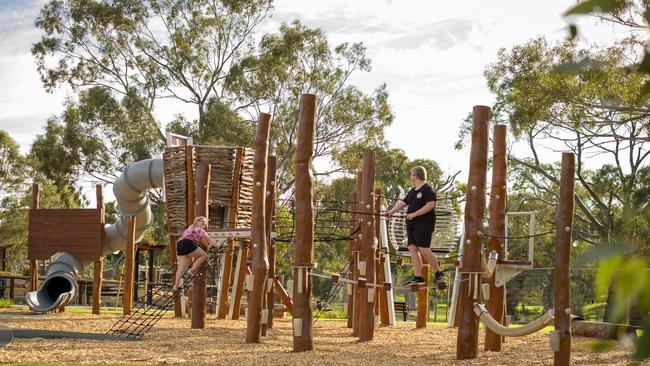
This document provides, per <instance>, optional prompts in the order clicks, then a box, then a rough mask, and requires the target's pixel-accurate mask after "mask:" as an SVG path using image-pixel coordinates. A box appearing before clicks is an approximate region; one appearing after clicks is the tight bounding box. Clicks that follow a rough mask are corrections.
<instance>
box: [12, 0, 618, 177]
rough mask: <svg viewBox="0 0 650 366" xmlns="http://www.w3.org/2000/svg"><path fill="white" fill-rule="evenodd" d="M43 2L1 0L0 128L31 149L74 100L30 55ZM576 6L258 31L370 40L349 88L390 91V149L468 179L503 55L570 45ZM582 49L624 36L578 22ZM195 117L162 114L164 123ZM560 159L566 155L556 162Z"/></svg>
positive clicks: (317, 9)
mask: <svg viewBox="0 0 650 366" xmlns="http://www.w3.org/2000/svg"><path fill="white" fill-rule="evenodd" d="M43 3H44V1H41V0H32V1H30V0H24V1H22V0H0V111H1V113H0V129H4V130H7V131H8V132H9V133H10V134H11V135H12V137H13V138H14V139H15V140H17V142H18V143H19V144H20V145H21V149H22V150H23V151H27V150H28V149H29V146H30V144H31V143H32V141H33V140H34V137H35V136H36V135H37V134H39V133H41V131H42V128H43V126H44V124H45V121H46V120H47V118H48V117H50V116H53V115H57V114H59V113H61V111H62V109H63V106H62V105H63V101H64V100H65V98H66V97H69V91H68V90H66V89H61V90H59V91H57V92H55V93H54V94H48V93H46V92H45V91H44V90H43V88H42V86H41V83H40V80H39V78H38V74H37V73H36V68H35V64H34V60H33V58H32V56H31V54H30V47H31V45H32V43H34V42H35V41H37V40H38V38H39V32H38V31H37V30H36V29H35V28H34V26H33V22H34V19H35V17H36V16H37V14H38V11H39V9H40V7H41V6H42V4H43ZM574 3H575V1H558V0H544V1H539V0H538V1H531V0H523V1H514V0H493V1H487V0H477V1H460V0H458V1H424V0H421V1H408V0H400V1H391V0H385V1H381V0H367V1H359V0H353V1H351V0H327V1H322V0H320V1H312V0H301V1H297V0H279V1H276V3H275V8H276V9H275V11H274V13H273V16H272V17H271V18H269V19H268V20H267V21H266V22H265V23H263V24H262V26H261V29H260V32H269V31H275V30H277V29H278V27H279V25H280V23H281V22H290V21H292V20H294V19H299V20H300V21H301V22H303V23H304V24H305V25H307V26H309V27H319V28H321V29H323V30H324V31H325V32H326V33H327V35H328V37H329V40H330V42H331V44H332V46H334V45H336V44H339V43H341V42H350V43H352V42H359V41H362V42H364V44H365V45H366V47H367V49H368V52H367V54H368V56H369V57H370V58H371V59H372V65H373V69H372V72H370V73H361V74H357V75H355V77H354V78H353V79H352V80H351V82H352V83H353V84H356V85H358V86H360V87H361V88H362V89H363V90H365V91H368V92H370V91H372V90H373V89H374V88H375V87H377V86H378V85H380V84H381V83H383V82H386V83H387V84H388V90H389V92H390V99H389V101H390V104H391V106H392V108H393V111H394V113H395V122H394V123H393V125H392V126H391V127H389V128H388V131H387V134H386V135H387V138H388V140H389V141H390V144H391V147H393V148H401V149H403V150H404V151H406V153H407V155H408V156H409V158H411V159H415V158H429V159H433V160H435V161H437V162H438V163H439V164H440V165H441V167H442V168H443V170H446V171H450V172H451V171H457V170H463V171H465V170H467V166H468V164H469V163H468V160H467V154H468V151H455V150H454V148H453V145H454V142H455V141H456V140H457V135H458V126H459V124H460V122H461V121H462V120H463V118H464V117H465V116H466V115H467V114H468V113H469V112H470V111H471V109H472V106H473V105H478V104H482V105H488V106H489V105H491V103H492V102H493V99H494V97H493V96H492V95H491V94H490V92H489V91H488V89H487V87H486V85H485V81H484V78H483V76H482V73H483V70H484V69H485V66H486V65H488V64H489V63H491V62H494V61H495V60H496V54H497V51H498V49H499V48H502V47H505V48H510V47H512V46H514V45H517V44H521V43H524V42H526V41H528V40H530V39H533V38H536V37H538V36H544V37H546V38H547V39H550V40H559V39H562V38H565V37H566V34H567V31H566V27H567V24H568V23H567V21H566V19H564V18H563V17H562V13H563V12H564V11H566V10H567V9H568V8H569V7H570V6H571V5H572V4H574ZM580 26H581V31H582V37H581V42H582V43H583V44H588V43H593V42H605V41H608V40H610V39H611V38H612V37H618V36H620V35H619V34H616V33H615V32H613V30H612V29H611V27H609V26H608V25H604V24H596V22H595V21H594V20H593V19H584V20H581V21H580ZM176 113H185V114H186V115H187V116H188V117H189V118H194V117H196V116H194V115H193V114H192V113H194V111H193V109H190V108H187V107H186V106H183V105H181V104H177V103H170V102H168V101H166V102H165V103H164V104H162V103H158V104H157V105H156V110H155V114H156V116H157V117H158V118H159V120H160V121H162V122H166V121H169V120H170V119H171V118H172V117H173V115H174V114H176ZM558 158H559V154H558Z"/></svg>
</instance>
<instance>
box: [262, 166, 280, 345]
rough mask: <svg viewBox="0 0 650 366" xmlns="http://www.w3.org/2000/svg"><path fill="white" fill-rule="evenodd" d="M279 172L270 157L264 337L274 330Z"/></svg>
mask: <svg viewBox="0 0 650 366" xmlns="http://www.w3.org/2000/svg"><path fill="white" fill-rule="evenodd" d="M276 170H277V160H276V158H275V156H269V162H268V165H267V168H266V171H267V174H266V206H265V209H266V211H265V214H264V215H265V219H266V240H267V241H268V256H269V271H268V274H267V275H266V278H267V279H266V295H265V296H266V301H265V304H266V306H265V309H266V319H265V320H266V322H264V321H262V335H263V336H266V329H267V328H268V329H272V328H273V309H274V306H275V295H274V292H273V277H275V243H273V240H272V239H271V233H272V232H273V228H274V226H275V224H274V214H275V173H276Z"/></svg>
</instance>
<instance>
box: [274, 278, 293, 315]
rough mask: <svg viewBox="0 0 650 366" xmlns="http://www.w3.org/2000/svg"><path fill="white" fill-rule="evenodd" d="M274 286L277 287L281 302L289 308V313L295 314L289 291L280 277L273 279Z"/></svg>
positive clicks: (276, 290)
mask: <svg viewBox="0 0 650 366" xmlns="http://www.w3.org/2000/svg"><path fill="white" fill-rule="evenodd" d="M273 286H274V287H275V292H276V293H277V294H278V297H279V298H280V301H281V302H282V303H283V304H284V306H286V307H287V311H288V312H289V313H290V314H293V300H291V297H289V294H288V293H287V290H285V289H284V286H282V283H281V282H280V276H279V275H276V276H275V277H273Z"/></svg>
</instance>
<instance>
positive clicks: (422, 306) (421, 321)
mask: <svg viewBox="0 0 650 366" xmlns="http://www.w3.org/2000/svg"><path fill="white" fill-rule="evenodd" d="M422 278H424V280H425V281H427V279H428V278H429V266H428V265H427V264H424V263H423V264H422ZM427 282H428V281H427ZM428 315H429V287H427V286H420V289H419V290H418V313H417V317H416V319H415V327H416V328H426V327H427V316H428Z"/></svg>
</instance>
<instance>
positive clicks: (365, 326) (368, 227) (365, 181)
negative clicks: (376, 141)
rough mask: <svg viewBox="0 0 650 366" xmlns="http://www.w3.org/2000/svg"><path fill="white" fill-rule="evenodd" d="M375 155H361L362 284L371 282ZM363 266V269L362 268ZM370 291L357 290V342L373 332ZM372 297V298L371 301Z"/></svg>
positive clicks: (373, 271) (372, 271)
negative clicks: (364, 280) (358, 292)
mask: <svg viewBox="0 0 650 366" xmlns="http://www.w3.org/2000/svg"><path fill="white" fill-rule="evenodd" d="M374 172H375V153H374V152H372V151H366V152H364V154H363V172H362V183H361V210H360V211H361V212H362V215H363V216H362V217H361V219H362V220H363V222H362V224H361V260H360V261H359V269H360V270H359V275H360V277H365V279H366V283H375V247H376V245H375V227H374V226H375V220H373V214H374V212H375V209H374V205H375V202H374V200H373V188H374V185H375V179H374ZM364 267H365V268H364ZM374 292H375V289H374V288H372V287H364V288H361V291H360V293H361V296H359V302H360V303H361V312H360V315H359V340H360V341H362V342H364V341H371V340H372V339H373V337H374V333H375V312H374V302H375V299H374ZM371 297H372V298H371Z"/></svg>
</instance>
